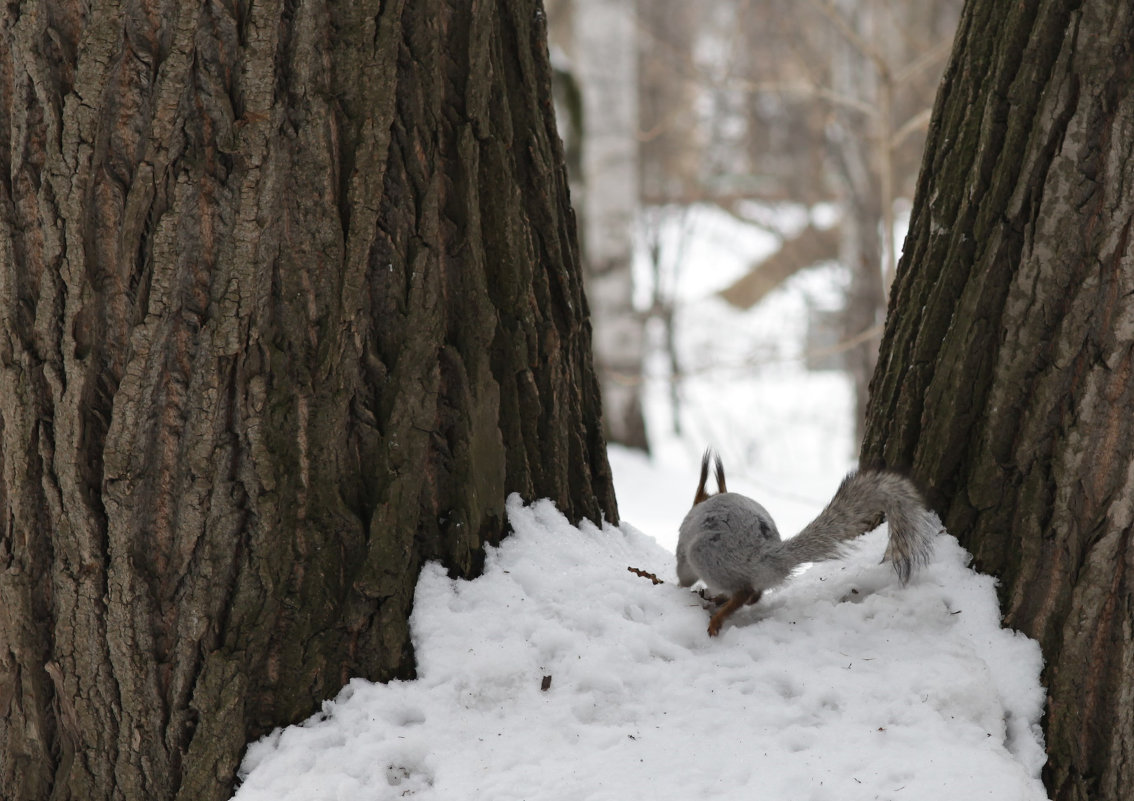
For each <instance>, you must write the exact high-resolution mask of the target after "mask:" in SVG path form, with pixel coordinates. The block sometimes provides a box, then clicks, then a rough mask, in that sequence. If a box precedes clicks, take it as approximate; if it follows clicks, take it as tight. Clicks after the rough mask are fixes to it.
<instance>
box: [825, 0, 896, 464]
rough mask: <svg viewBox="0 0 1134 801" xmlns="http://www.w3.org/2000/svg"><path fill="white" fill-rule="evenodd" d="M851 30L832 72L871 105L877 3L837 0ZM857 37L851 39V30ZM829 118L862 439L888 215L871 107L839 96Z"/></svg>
mask: <svg viewBox="0 0 1134 801" xmlns="http://www.w3.org/2000/svg"><path fill="white" fill-rule="evenodd" d="M833 13H837V14H838V15H839V18H840V19H842V20H844V21H845V24H846V26H847V28H848V30H846V31H843V30H834V31H832V37H833V39H832V42H831V53H830V58H831V61H832V68H831V77H832V80H833V82H834V87H835V91H836V92H837V93H838V95H839V96H840V97H842V98H845V99H846V100H848V101H851V100H853V101H855V103H861V104H864V105H866V106H872V105H874V104H876V103H877V102H878V96H879V92H878V75H877V66H876V65H875V64H874V63H873V62H872V61H871V59H870V57H869V54H868V53H867V52H865V50H864V47H866V44H865V43H866V42H869V41H871V39H872V38H873V33H872V29H873V26H874V13H875V12H874V8H873V6H872V5H871V4H865V5H864V4H861V3H859V2H857V0H838V3H836V9H835V10H833ZM851 36H853V37H854V39H853V40H852V39H851V38H849V37H851ZM831 120H832V121H831V123H829V124H828V126H827V137H828V148H829V152H830V155H831V159H832V161H834V167H835V169H834V174H835V175H836V177H837V180H838V185H839V205H841V206H842V215H841V220H840V235H841V236H840V242H839V260H840V261H841V262H842V263H843V265H844V266H845V268H846V270H847V272H848V274H849V277H850V283H849V285H848V287H847V291H846V306H845V307H844V309H843V339H844V341H846V342H848V343H856V344H853V345H851V346H850V347H848V348H847V350H846V351H845V352H844V354H843V363H844V364H845V365H846V370H847V372H848V373H849V374H850V377H851V382H852V383H853V385H854V433H855V442H861V441H862V436H863V424H864V421H865V419H866V403H867V398H868V397H869V390H870V377H871V375H873V374H874V367H875V364H876V363H877V359H878V339H879V338H878V335H877V334H871V333H870V332H871V331H872V330H875V329H876V327H877V326H878V324H879V322H880V320H881V317H882V314H883V310H884V308H885V304H886V288H885V287H884V286H883V284H882V272H883V270H882V265H883V248H882V233H883V230H882V229H883V228H884V222H883V221H884V219H886V216H887V215H885V214H884V213H883V206H882V182H881V180H880V175H881V167H882V165H881V164H879V160H878V159H877V154H878V150H879V148H878V144H877V139H878V134H879V130H878V129H879V128H881V126H880V125H879V124H878V121H877V120H876V119H875V118H874V116H872V115H868V114H865V113H864V112H863V110H862V109H861V108H859V107H857V106H855V105H853V104H850V103H849V102H844V103H840V104H837V105H836V106H835V107H834V109H833V110H832V113H831Z"/></svg>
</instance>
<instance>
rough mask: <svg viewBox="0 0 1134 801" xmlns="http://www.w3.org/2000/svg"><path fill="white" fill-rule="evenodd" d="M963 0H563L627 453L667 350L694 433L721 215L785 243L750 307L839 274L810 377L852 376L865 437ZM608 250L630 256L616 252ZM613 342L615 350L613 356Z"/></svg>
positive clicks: (572, 119) (741, 295)
mask: <svg viewBox="0 0 1134 801" xmlns="http://www.w3.org/2000/svg"><path fill="white" fill-rule="evenodd" d="M960 5H961V3H960V1H959V0H929V1H928V2H911V1H909V0H807V1H806V2H799V0H709V1H708V2H704V3H698V4H696V6H693V5H692V4H689V3H684V2H678V0H653V1H652V2H648V3H647V2H642V3H637V2H635V0H552V2H549V3H548V12H549V17H550V20H551V41H552V47H553V53H554V60H555V63H556V64H557V68H558V72H557V74H558V77H559V79H560V80H559V84H560V85H559V101H560V102H559V118H560V127H561V130H562V132H563V134H564V137H565V139H566V140H567V142H568V151H569V152H570V153H574V154H575V159H573V160H572V166H573V184H572V193H573V199H574V200H575V205H576V210H577V213H578V214H579V219H580V230H581V232H582V238H583V242H584V248H583V250H584V263H585V265H586V266H587V268H588V269H589V271H590V278H589V299H590V301H591V305H592V310H593V312H594V316H595V321H594V324H595V331H596V351H597V352H596V361H597V363H598V367H599V370H600V375H601V376H602V379H601V381H602V386H603V390H604V395H605V400H604V404H605V408H606V416H607V428H608V436H609V438H610V440H611V441H612V442H617V443H622V444H626V445H630V446H632V447H645V436H644V433H643V432H644V424H643V423H642V422H641V409H642V402H641V399H640V396H639V391H640V390H639V388H640V387H641V385H642V375H643V373H642V364H643V363H644V361H649V359H650V353H651V352H652V351H657V352H660V354H661V356H662V358H658V359H657V360H656V362H651V364H657V366H658V369H660V370H662V371H664V372H666V373H667V374H668V379H669V381H670V384H671V387H670V393H669V397H670V403H671V407H672V408H671V412H672V425H673V427H674V429H675V430H678V431H680V426H681V422H680V421H681V414H680V405H681V399H682V397H683V393H682V392H681V389H680V385H681V382H682V380H683V378H684V377H685V376H687V375H688V374H689V373H690V372H691V371H704V370H706V369H710V367H711V365H712V364H713V360H714V358H719V356H720V355H721V354H720V352H716V349H704V348H702V349H700V350H698V351H697V355H696V357H695V358H696V363H694V364H690V363H688V361H689V360H688V359H686V358H683V357H682V355H681V353H680V350H679V345H678V344H677V339H678V337H677V336H676V335H675V330H674V329H675V326H676V322H675V321H676V319H677V317H678V316H679V314H680V309H679V305H680V304H679V298H678V294H679V293H678V292H677V291H676V289H675V287H676V285H677V283H678V281H679V280H682V275H681V273H682V272H683V271H685V270H688V269H690V264H691V263H692V262H691V260H690V258H689V257H688V253H689V247H690V240H691V239H695V238H696V237H698V236H699V235H701V234H702V232H701V231H699V230H698V225H699V223H698V222H697V220H698V219H699V217H698V215H697V214H696V213H695V212H699V211H701V212H703V211H704V210H706V209H712V210H714V211H715V212H719V213H722V214H726V215H728V216H729V218H731V219H732V220H734V221H737V222H738V224H740V225H743V226H750V227H752V228H753V229H755V230H757V231H759V232H762V233H763V234H764V236H765V237H766V238H767V237H770V238H771V241H773V242H774V245H773V246H772V247H771V248H767V249H765V250H766V252H762V253H756V254H753V255H751V256H750V257H749V258H748V262H747V264H746V269H745V270H743V271H742V274H740V275H737V276H735V277H734V279H733V280H731V282H730V283H728V285H727V286H723V287H721V288H720V296H721V297H722V298H723V299H724V300H725V301H726V302H727V303H729V304H730V305H731V306H733V307H735V308H737V309H749V308H752V307H754V306H756V305H757V304H760V303H761V301H763V300H764V299H765V298H767V297H768V295H769V294H770V293H772V292H773V291H774V290H776V289H777V288H779V287H781V286H782V285H783V284H784V282H785V281H787V280H788V279H791V278H792V277H793V276H796V275H797V274H799V273H800V272H802V271H804V270H808V269H809V268H812V267H815V266H818V265H827V266H828V267H830V266H831V265H836V267H835V269H834V270H832V271H831V275H832V277H833V279H834V283H835V284H836V285H837V288H838V292H837V294H838V295H839V297H840V300H839V301H838V303H836V304H835V306H834V307H833V308H832V307H826V308H824V307H818V308H814V309H812V310H811V311H810V312H809V315H808V316H809V319H808V321H807V326H806V329H807V331H808V334H807V341H806V343H805V344H804V346H803V348H802V350H803V353H804V355H805V357H806V362H807V364H808V366H809V367H811V368H813V369H832V368H834V369H839V370H845V371H847V373H848V374H849V376H850V380H851V382H852V386H853V403H852V410H851V414H852V416H853V419H854V423H853V425H854V427H855V440H856V441H857V440H858V439H859V431H858V428H859V427H860V426H861V421H862V419H863V413H864V409H865V403H866V392H867V385H868V382H869V380H870V376H871V374H872V372H873V369H874V363H875V359H876V354H877V349H878V342H879V337H880V335H881V324H882V319H883V316H884V313H885V304H886V288H887V286H888V285H889V282H890V280H891V279H892V276H893V271H894V264H895V262H896V257H897V252H898V246H897V239H898V237H899V236H900V234H901V228H902V226H903V224H904V219H905V213H906V209H907V208H908V206H909V198H910V197H911V196H912V192H913V184H914V180H915V178H916V174H917V169H918V165H919V163H920V158H921V152H922V148H923V145H924V135H925V127H926V124H927V122H928V119H929V111H930V107H931V104H932V102H933V97H934V93H935V90H936V88H937V85H938V82H939V80H940V76H941V70H942V68H943V66H944V63H945V60H946V58H947V56H948V54H949V49H950V46H951V43H952V38H953V32H954V29H955V26H956V21H957V15H958V13H959V9H960ZM635 48H636V52H637V54H638V57H637V63H636V65H631V64H629V63H628V60H627V59H626V58H625V55H626V53H628V52H629V51H630V50H631V49H635ZM619 55H621V58H619ZM612 131H614V132H616V134H615V136H614V138H615V139H616V140H617V142H618V144H617V146H616V147H614V148H612V147H611V145H610V142H611V141H612ZM631 181H634V185H636V188H637V192H636V194H634V195H633V196H632V193H631V192H629V191H628V188H629V187H630V186H631ZM604 187H606V188H604ZM600 198H601V200H600ZM627 220H633V221H634V223H635V225H634V227H633V228H631V227H629V226H625V225H624V223H625V221H627ZM610 242H618V243H619V244H618V247H617V248H612V247H610V245H609V244H601V243H610ZM611 254H616V255H613V256H612V255H611ZM635 262H636V263H637V265H638V269H637V271H636V274H635V276H634V280H635V281H636V285H637V289H636V294H634V290H632V289H631V286H632V281H631V278H630V275H631V269H632V264H633V263H635ZM615 274H621V277H618V278H615V277H614V275H615ZM684 280H686V281H696V280H698V277H697V276H690V275H688V274H686V275H685V276H684ZM651 320H653V321H656V323H653V324H650V321H651ZM648 324H650V325H649V328H647V326H648ZM648 330H650V331H656V332H657V333H656V334H655V335H653V336H647V335H646V332H647V331H648ZM604 340H605V341H608V342H613V343H615V347H611V348H608V349H607V350H605V351H604V344H603V343H604ZM753 352H754V353H755V354H756V355H755V356H754V357H753V358H754V359H755V360H756V361H759V360H760V358H761V356H760V351H759V349H758V348H757V349H754V351H753ZM631 420H632V421H633V422H632V423H630V422H627V421H631ZM616 423H617V425H616Z"/></svg>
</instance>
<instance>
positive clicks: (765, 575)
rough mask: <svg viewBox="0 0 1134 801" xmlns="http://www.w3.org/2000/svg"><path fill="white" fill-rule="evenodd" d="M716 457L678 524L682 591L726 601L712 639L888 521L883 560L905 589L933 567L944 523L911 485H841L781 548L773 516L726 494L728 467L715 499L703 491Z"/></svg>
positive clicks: (851, 480)
mask: <svg viewBox="0 0 1134 801" xmlns="http://www.w3.org/2000/svg"><path fill="white" fill-rule="evenodd" d="M712 457H713V454H712V451H711V450H707V451H705V455H704V456H703V457H702V459H701V482H700V483H699V484H698V485H697V494H696V495H695V496H694V498H693V508H692V509H690V510H689V513H688V514H687V515H685V519H684V520H683V521H681V529H680V532H679V536H678V540H677V578H678V581H679V582H680V583H681V586H682V587H689V586H691V585H692V584H694V583H695V582H696V581H697V580H698V579H700V580H701V581H704V582H705V584H706V585H707V586H708V588H709V590H710V591H711V592H713V593H718V594H722V595H724V596H726V598H725V599H724V600H723V605H722V606H721V608H720V609H719V610H718V611H717V612H716V614H714V615H713V616H712V619H710V621H709V636H710V637H715V636H716V635H717V634H718V633H719V632H720V630H721V625H722V624H723V623H724V621H725V618H727V617H728V616H729V615H731V614H732V613H733V612H735V611H736V610H737V609H739V608H740V607H741V606H744V605H745V604H754V603H756V602H757V601H758V600H760V595H761V594H762V593H763V592H764V590H766V589H769V588H771V587H775V586H776V585H777V584H780V583H781V582H783V581H784V580H785V579H786V578H787V577H788V576H789V575H790V574H791V572H792V570H794V569H795V568H796V567H797V566H798V565H800V564H803V563H804V562H819V561H822V560H824V559H833V558H836V557H838V556H840V555H842V553H843V548H844V543H845V542H846V541H847V540H849V539H852V538H854V537H857V536H859V535H860V534H865V533H866V532H868V531H871V530H873V529H874V528H876V527H877V526H878V525H879V524H881V523H882V521H883V519H885V520H886V521H887V522H888V523H889V526H890V543H889V545H888V546H887V548H886V557H885V558H886V559H888V560H889V561H890V562H892V563H893V566H894V571H895V572H896V573H897V574H898V579H899V580H900V581H901V582H902V584H905V583H906V582H907V581H909V578H910V573H911V572H912V571H913V569H914V568H915V567H917V566H919V565H922V564H925V563H926V562H927V561H928V560H929V556H930V553H931V551H932V548H933V538H934V537H935V536H936V535H937V534H938V533H940V532H941V530H942V526H941V521H940V520H939V519H938V517H937V515H936V514H934V513H933V512H931V511H930V510H929V509H928V508H927V507H926V505H925V502H924V501H923V500H922V497H921V493H919V492H918V490H917V488H916V487H915V486H914V485H913V483H912V482H911V481H910V480H909V479H907V478H905V477H904V476H901V475H899V474H897V473H893V472H890V471H888V470H861V471H858V472H852V473H849V474H848V475H847V477H846V478H844V479H843V482H842V484H841V485H839V489H838V492H836V493H835V497H834V498H832V499H831V502H830V503H828V504H827V508H825V509H824V510H823V511H822V512H820V513H819V516H818V517H816V518H815V519H814V520H812V521H811V522H810V523H808V524H807V526H806V527H805V528H804V529H803V531H801V532H799V533H798V534H796V535H795V536H794V537H792V538H791V539H788V540H784V541H781V540H780V533H779V531H778V530H777V529H776V524H775V523H774V522H773V521H772V517H771V515H769V514H768V511H767V510H766V509H765V508H764V507H763V506H761V505H760V504H758V503H756V501H754V500H752V499H751V498H748V497H746V496H744V495H740V494H739V493H735V492H729V491H728V490H727V489H726V488H725V475H724V465H723V464H722V463H721V459H720V457H719V456H716V457H715V461H716V478H717V487H718V490H719V491H718V493H717V494H716V495H711V494H709V493H708V492H706V490H705V482H706V481H707V480H708V477H709V460H710V458H712Z"/></svg>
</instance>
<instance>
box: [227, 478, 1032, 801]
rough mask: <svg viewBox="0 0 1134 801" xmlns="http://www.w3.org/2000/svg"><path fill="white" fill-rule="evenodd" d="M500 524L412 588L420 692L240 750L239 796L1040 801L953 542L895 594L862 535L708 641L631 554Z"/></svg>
mask: <svg viewBox="0 0 1134 801" xmlns="http://www.w3.org/2000/svg"><path fill="white" fill-rule="evenodd" d="M508 509H509V517H510V520H511V522H512V525H513V526H514V528H515V534H514V535H513V536H511V537H509V538H508V539H506V540H505V541H504V543H503V544H502V545H501V546H500V547H499V548H497V549H493V550H492V551H491V553H490V556H489V559H488V565H487V569H486V572H485V575H484V576H483V577H482V578H480V579H477V580H476V581H472V582H465V581H453V580H450V579H448V578H447V577H446V575H445V573H444V571H443V570H442V569H441V568H440V567H438V566H436V565H429V566H427V568H426V570H425V572H424V574H423V575H422V578H421V581H420V583H419V585H418V588H417V595H416V597H415V605H414V613H413V619H412V628H413V639H414V646H415V648H416V652H417V658H418V665H419V678H418V679H417V680H416V681H412V682H393V683H391V684H388V685H373V684H369V683H367V682H364V681H361V680H356V681H354V682H352V683H351V684H350V685H349V686H348V687H347V688H346V689H344V690H343V692H342V693H341V695H340V696H339V697H338V698H337V699H336V700H335V701H333V702H329V703H327V704H325V705H324V709H323V713H322V714H321V715H319V716H316V717H315V718H312V719H311V720H309V721H307V722H306V723H305V724H303V725H301V726H295V727H291V728H288V729H286V730H283V731H277V732H276V733H274V734H273V735H271V736H270V737H267V738H265V739H264V740H263V741H261V742H259V743H256V744H254V745H253V746H252V747H251V748H250V749H249V752H248V755H247V758H246V760H245V763H244V767H243V772H244V774H245V780H244V784H243V786H242V787H241V788H240V789H239V791H238V793H237V795H236V798H237V799H239V801H283V800H284V799H294V800H295V801H316V800H317V799H318V800H322V799H326V800H327V801H331V800H332V799H334V801H363V799H366V800H367V801H374V800H375V799H395V798H416V799H445V800H446V801H457V800H464V799H468V800H469V801H472V799H492V800H493V801H504V800H505V799H517V800H518V799H526V801H553V800H555V801H558V800H559V799H562V800H563V801H568V800H570V801H578V800H579V799H611V801H625V799H633V798H643V799H660V800H661V801H664V800H665V799H675V800H676V799H682V800H683V801H686V800H687V799H691V798H699V799H706V798H719V799H827V798H829V799H838V801H847V800H848V799H878V798H883V799H885V798H892V799H917V801H932V800H933V799H941V801H955V799H959V798H963V799H978V798H988V799H997V801H1012V800H1013V799H1019V800H1020V801H1023V800H1024V799H1036V800H1038V799H1043V798H1044V797H1045V796H1044V792H1043V788H1042V786H1041V785H1040V783H1039V781H1038V775H1039V770H1040V767H1041V765H1042V761H1043V750H1042V746H1041V744H1040V734H1039V727H1038V721H1039V718H1040V715H1041V712H1042V705H1043V693H1042V690H1041V689H1040V686H1039V683H1038V678H1037V677H1038V675H1039V670H1040V666H1041V665H1040V653H1039V649H1038V647H1037V646H1036V644H1035V643H1034V642H1032V641H1030V640H1028V639H1026V638H1024V637H1022V636H1019V635H1017V634H1013V633H1012V632H1009V631H1005V630H1003V629H1001V628H1000V627H999V614H998V610H997V601H996V596H995V593H994V591H993V582H992V580H991V579H989V578H987V577H983V576H980V575H977V574H976V573H974V572H972V571H971V570H970V569H969V568H968V567H967V566H966V564H967V555H966V554H965V552H964V551H963V550H962V549H961V548H960V547H959V546H958V545H957V543H956V541H955V540H954V539H953V538H952V537H950V536H947V535H946V536H942V537H941V538H940V539H939V541H938V543H937V546H936V551H935V555H934V559H933V561H932V563H931V564H930V565H929V566H928V568H927V569H925V570H923V571H921V572H920V573H919V574H917V575H916V576H915V578H914V579H913V580H912V581H911V583H910V584H909V585H908V586H906V587H901V586H900V585H899V584H898V582H897V580H896V578H895V577H894V575H893V572H892V570H891V569H890V568H889V567H888V566H886V565H883V564H879V559H880V556H881V554H882V551H883V549H884V546H885V530H884V528H882V529H879V530H877V531H875V532H873V533H871V534H869V535H867V536H866V537H864V538H863V539H862V541H861V544H860V545H858V546H857V547H856V548H855V549H854V550H853V552H852V553H851V555H850V556H849V557H848V558H847V559H845V560H842V561H838V562H830V563H824V564H819V565H815V566H813V567H812V568H811V569H810V570H807V571H806V572H804V573H802V574H801V575H799V576H796V577H794V578H793V579H792V580H791V581H790V582H789V583H788V584H786V585H785V586H784V587H782V588H781V589H779V590H777V591H775V592H772V593H769V594H766V595H765V598H764V600H762V601H761V602H760V603H759V604H757V605H755V606H753V607H748V608H745V609H743V610H741V611H740V612H738V613H737V614H736V615H734V616H733V617H732V618H731V619H730V622H729V623H728V624H726V626H725V628H724V630H723V631H722V633H721V636H720V637H719V638H715V639H710V638H709V637H708V636H707V635H706V632H705V626H706V624H707V621H708V616H709V613H708V612H707V611H706V610H705V609H704V608H703V606H702V601H701V600H700V598H698V597H697V596H696V595H694V594H692V593H691V592H689V591H688V590H684V589H681V588H679V587H678V586H676V584H675V579H674V562H673V554H672V553H671V552H670V551H669V550H666V549H664V548H662V547H660V546H659V545H658V544H657V543H656V542H655V541H654V540H653V539H652V538H650V537H647V536H646V535H644V534H642V533H640V532H638V531H637V530H635V529H634V528H633V527H632V526H630V525H623V526H622V527H621V528H610V527H607V528H605V529H604V530H598V529H597V528H595V527H594V526H591V525H588V524H584V525H583V526H582V527H581V528H578V529H577V528H574V527H572V526H571V525H569V524H568V523H567V522H566V520H565V519H564V518H563V517H562V516H561V515H560V514H559V513H558V512H557V511H556V509H555V508H554V507H553V506H552V505H551V504H550V502H547V501H539V502H537V503H535V504H532V505H531V506H525V505H523V503H522V502H521V501H520V500H519V498H517V497H515V496H514V497H513V498H512V499H510V502H509V506H508ZM627 567H635V568H640V569H643V570H646V571H649V572H653V573H656V574H657V575H658V576H659V577H660V578H662V579H664V581H665V583H664V584H658V585H655V584H653V583H652V582H651V581H650V580H648V579H645V578H641V577H639V576H636V575H634V574H632V573H630V572H629V571H627ZM545 686H546V689H544V688H545Z"/></svg>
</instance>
